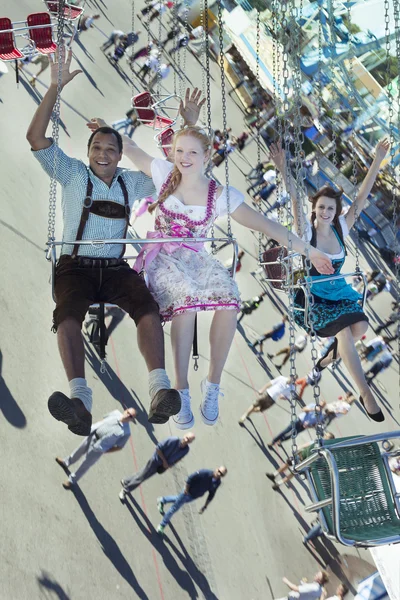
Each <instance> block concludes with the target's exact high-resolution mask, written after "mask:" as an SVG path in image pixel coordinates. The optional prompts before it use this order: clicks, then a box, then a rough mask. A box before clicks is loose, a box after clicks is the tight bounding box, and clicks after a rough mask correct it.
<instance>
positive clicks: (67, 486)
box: [62, 479, 72, 490]
mask: <svg viewBox="0 0 400 600" xmlns="http://www.w3.org/2000/svg"><path fill="white" fill-rule="evenodd" d="M62 486H63V488H64V490H71V489H72V483H71V482H70V480H69V479H67V481H63V483H62Z"/></svg>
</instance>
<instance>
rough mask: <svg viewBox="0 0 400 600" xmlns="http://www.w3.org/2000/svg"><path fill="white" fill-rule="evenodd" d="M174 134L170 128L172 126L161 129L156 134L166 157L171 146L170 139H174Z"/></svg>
mask: <svg viewBox="0 0 400 600" xmlns="http://www.w3.org/2000/svg"><path fill="white" fill-rule="evenodd" d="M174 135H175V131H174V130H173V129H172V127H168V128H167V129H164V130H163V131H161V132H160V133H158V134H157V136H156V138H157V141H158V143H159V144H160V146H161V148H162V151H163V152H164V154H165V156H166V157H167V158H168V156H169V151H170V149H171V146H172V140H173V139H174Z"/></svg>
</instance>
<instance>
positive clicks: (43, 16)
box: [27, 12, 57, 54]
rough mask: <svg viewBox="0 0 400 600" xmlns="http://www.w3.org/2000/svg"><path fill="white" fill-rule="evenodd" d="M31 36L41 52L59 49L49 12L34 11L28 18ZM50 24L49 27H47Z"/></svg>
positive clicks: (49, 52) (47, 52)
mask: <svg viewBox="0 0 400 600" xmlns="http://www.w3.org/2000/svg"><path fill="white" fill-rule="evenodd" d="M27 23H28V28H29V36H30V38H31V40H32V41H33V42H34V44H35V47H36V50H37V51H38V52H40V54H52V53H53V52H55V51H56V50H57V44H56V43H55V42H53V31H52V25H51V17H50V15H49V13H47V12H42V13H32V14H31V15H29V16H28V18H27ZM46 25H48V27H46Z"/></svg>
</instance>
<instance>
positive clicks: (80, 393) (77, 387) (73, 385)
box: [69, 377, 93, 412]
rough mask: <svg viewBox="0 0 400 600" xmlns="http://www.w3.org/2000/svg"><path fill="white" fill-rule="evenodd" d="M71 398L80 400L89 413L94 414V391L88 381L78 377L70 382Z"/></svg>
mask: <svg viewBox="0 0 400 600" xmlns="http://www.w3.org/2000/svg"><path fill="white" fill-rule="evenodd" d="M69 389H70V392H71V398H79V400H81V401H82V402H83V404H84V406H85V408H86V410H87V411H89V412H92V403H93V402H92V390H91V389H90V387H88V384H87V381H86V379H84V378H83V377H76V378H75V379H71V381H70V382H69Z"/></svg>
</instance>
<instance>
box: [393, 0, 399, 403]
mask: <svg viewBox="0 0 400 600" xmlns="http://www.w3.org/2000/svg"><path fill="white" fill-rule="evenodd" d="M393 16H394V31H395V39H396V59H397V72H398V73H400V71H399V69H400V30H399V26H400V5H399V0H393ZM397 130H398V131H400V85H397ZM392 148H393V146H391V152H392ZM392 190H393V198H392V202H393V219H392V224H393V235H394V240H395V241H394V249H393V250H394V256H395V264H394V272H395V278H396V285H397V290H396V291H397V294H399V287H400V244H399V238H398V235H397V234H398V227H397V221H398V218H399V215H398V207H399V196H398V195H397V188H396V187H395V186H393V188H392ZM397 297H399V296H397ZM396 329H397V356H400V320H399V321H398V322H397V327H396ZM398 390H399V405H400V365H399V381H398Z"/></svg>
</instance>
